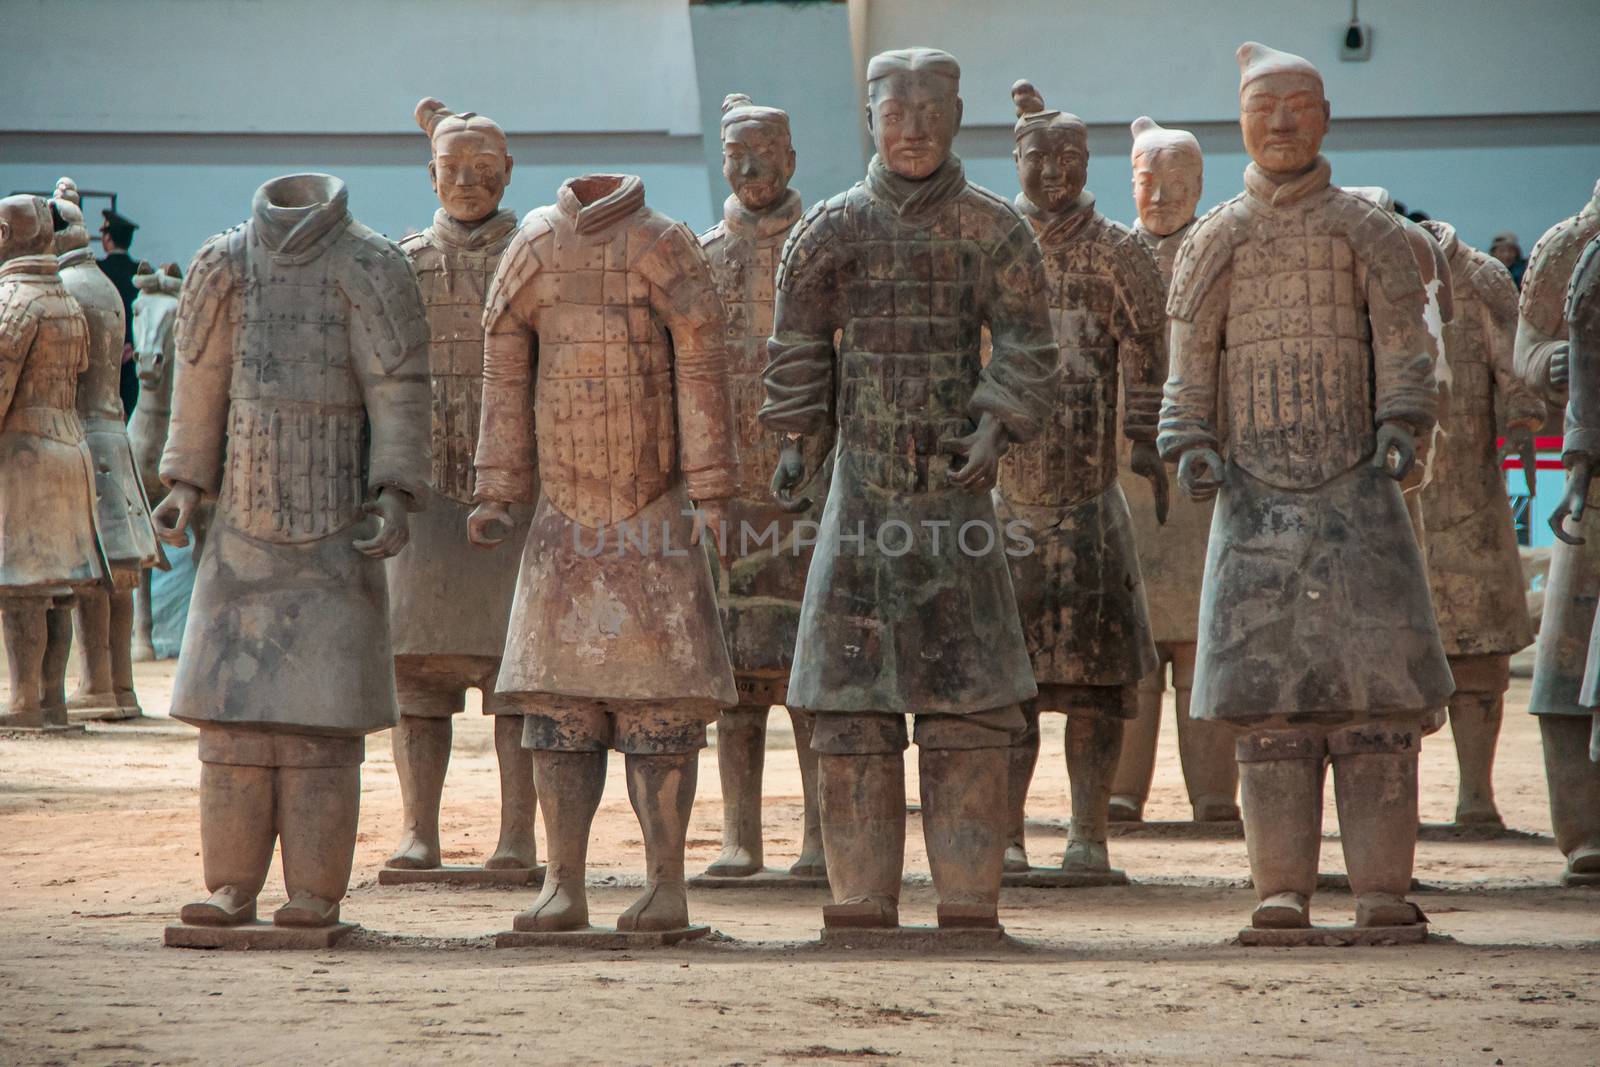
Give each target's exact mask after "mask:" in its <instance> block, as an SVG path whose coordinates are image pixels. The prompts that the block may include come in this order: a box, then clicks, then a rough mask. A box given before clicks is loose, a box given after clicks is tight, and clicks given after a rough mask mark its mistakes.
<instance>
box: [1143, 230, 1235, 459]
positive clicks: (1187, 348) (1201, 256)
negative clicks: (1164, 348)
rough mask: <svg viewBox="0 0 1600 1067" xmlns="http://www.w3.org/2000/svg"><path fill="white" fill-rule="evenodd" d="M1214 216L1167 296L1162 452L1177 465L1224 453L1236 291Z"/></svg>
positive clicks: (1159, 432)
mask: <svg viewBox="0 0 1600 1067" xmlns="http://www.w3.org/2000/svg"><path fill="white" fill-rule="evenodd" d="M1214 225H1217V224H1215V223H1213V221H1212V216H1208V217H1207V218H1206V219H1204V220H1202V221H1201V222H1200V223H1199V224H1198V225H1197V228H1196V230H1195V231H1194V234H1193V235H1192V239H1191V240H1188V241H1185V242H1184V244H1183V247H1182V248H1181V249H1180V250H1179V252H1178V259H1177V262H1176V263H1175V264H1174V265H1173V271H1172V290H1171V292H1170V293H1168V294H1167V316H1168V320H1169V322H1170V326H1169V327H1168V333H1167V344H1168V346H1169V348H1170V356H1171V369H1170V370H1169V372H1168V374H1167V384H1166V386H1165V388H1164V389H1163V390H1162V393H1163V397H1162V401H1161V417H1160V420H1159V422H1158V424H1157V428H1156V446H1157V447H1158V448H1159V449H1160V450H1161V456H1162V458H1163V459H1165V460H1167V461H1169V462H1172V461H1176V460H1177V459H1179V458H1180V457H1181V456H1182V455H1183V454H1184V453H1185V452H1187V451H1189V450H1190V449H1192V448H1209V449H1213V450H1216V451H1220V450H1221V444H1222V443H1221V440H1220V438H1219V436H1218V433H1217V423H1218V415H1219V412H1218V410H1217V383H1218V381H1219V380H1220V372H1221V362H1222V349H1223V345H1224V343H1225V337H1224V333H1225V329H1226V326H1227V321H1228V300H1229V294H1230V292H1231V289H1232V279H1233V267H1232V260H1231V259H1230V258H1229V256H1228V255H1227V254H1226V248H1227V240H1226V239H1227V237H1228V236H1229V235H1228V234H1226V233H1220V232H1213V226H1214Z"/></svg>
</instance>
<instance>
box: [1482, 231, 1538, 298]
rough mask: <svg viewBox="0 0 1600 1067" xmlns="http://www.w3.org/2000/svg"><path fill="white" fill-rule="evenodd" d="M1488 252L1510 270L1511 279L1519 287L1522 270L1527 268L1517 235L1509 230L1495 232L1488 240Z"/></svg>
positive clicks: (1520, 286) (1525, 257)
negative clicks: (1492, 237) (1492, 238)
mask: <svg viewBox="0 0 1600 1067" xmlns="http://www.w3.org/2000/svg"><path fill="white" fill-rule="evenodd" d="M1489 254H1490V255H1491V256H1493V257H1494V258H1495V259H1498V260H1499V261H1500V262H1501V263H1504V264H1505V265H1506V270H1508V271H1510V272H1511V280H1512V281H1514V282H1516V283H1517V288H1518V289H1521V288H1522V272H1523V271H1525V270H1527V269H1528V257H1527V256H1525V255H1523V254H1522V245H1521V244H1520V243H1518V241H1517V235H1516V234H1514V233H1512V232H1511V231H1510V230H1506V231H1505V232H1503V233H1497V234H1495V235H1494V240H1493V241H1490V242H1489Z"/></svg>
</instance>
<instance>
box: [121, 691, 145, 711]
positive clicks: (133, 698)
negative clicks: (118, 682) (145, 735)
mask: <svg viewBox="0 0 1600 1067" xmlns="http://www.w3.org/2000/svg"><path fill="white" fill-rule="evenodd" d="M117 707H118V708H119V709H120V710H122V711H131V712H133V713H134V714H136V715H142V714H144V709H143V708H141V707H140V706H139V697H138V695H137V694H136V693H134V691H133V690H132V689H118V690H117Z"/></svg>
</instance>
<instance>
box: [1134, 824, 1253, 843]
mask: <svg viewBox="0 0 1600 1067" xmlns="http://www.w3.org/2000/svg"><path fill="white" fill-rule="evenodd" d="M1106 835H1107V836H1108V837H1161V838H1170V839H1176V840H1179V841H1209V840H1218V841H1242V840H1244V823H1243V822H1241V821H1240V820H1238V819H1229V820H1224V821H1218V822H1183V821H1167V822H1114V823H1111V824H1109V825H1108V826H1107V827H1106Z"/></svg>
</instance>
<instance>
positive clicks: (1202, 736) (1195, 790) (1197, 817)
mask: <svg viewBox="0 0 1600 1067" xmlns="http://www.w3.org/2000/svg"><path fill="white" fill-rule="evenodd" d="M1174 693H1175V695H1176V697H1177V702H1178V760H1179V762H1180V763H1182V765H1183V781H1184V784H1185V785H1186V786H1187V787H1188V790H1189V807H1190V808H1191V810H1193V812H1194V821H1195V822H1238V821H1239V804H1238V802H1237V801H1236V800H1235V799H1234V798H1235V797H1237V796H1238V795H1239V764H1238V762H1237V761H1236V760H1235V759H1234V757H1233V747H1234V734H1233V728H1232V727H1230V726H1226V725H1224V724H1223V723H1220V722H1209V721H1205V720H1201V719H1192V718H1190V717H1189V696H1190V693H1191V690H1190V689H1189V688H1188V687H1187V686H1185V687H1183V688H1182V689H1175V690H1174Z"/></svg>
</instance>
